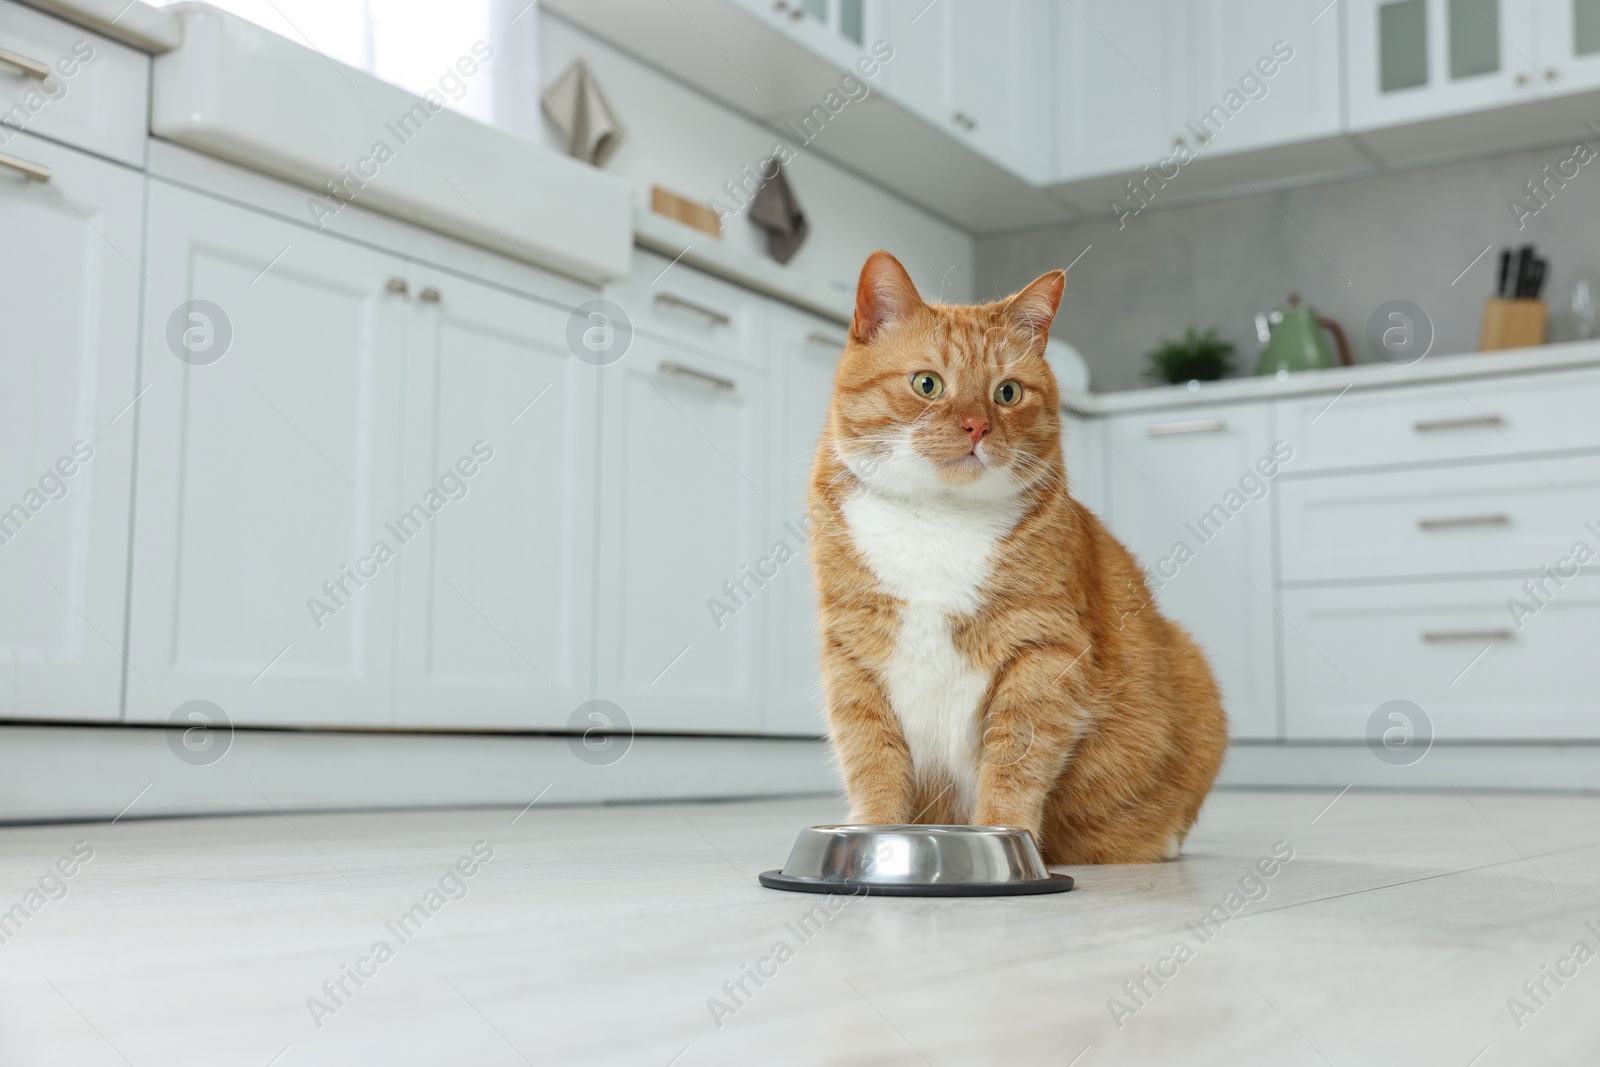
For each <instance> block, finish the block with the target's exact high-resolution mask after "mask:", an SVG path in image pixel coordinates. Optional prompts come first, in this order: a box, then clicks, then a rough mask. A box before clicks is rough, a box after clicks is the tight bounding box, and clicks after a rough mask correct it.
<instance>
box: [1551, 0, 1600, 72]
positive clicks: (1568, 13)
mask: <svg viewBox="0 0 1600 1067" xmlns="http://www.w3.org/2000/svg"><path fill="white" fill-rule="evenodd" d="M1537 2H1538V11H1539V57H1538V58H1539V65H1540V67H1541V68H1542V69H1541V71H1540V74H1541V78H1540V89H1541V91H1543V92H1547V93H1548V92H1555V93H1573V92H1580V91H1583V90H1587V89H1593V88H1595V87H1596V86H1597V85H1600V0H1537Z"/></svg>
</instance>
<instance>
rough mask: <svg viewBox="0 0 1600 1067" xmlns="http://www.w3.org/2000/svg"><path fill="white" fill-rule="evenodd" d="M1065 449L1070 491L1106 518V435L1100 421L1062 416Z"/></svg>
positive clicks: (1085, 504)
mask: <svg viewBox="0 0 1600 1067" xmlns="http://www.w3.org/2000/svg"><path fill="white" fill-rule="evenodd" d="M1061 449H1062V452H1063V453H1064V454H1065V458H1066V466H1067V492H1068V493H1070V494H1071V496H1072V498H1073V499H1074V500H1076V501H1077V502H1078V503H1080V504H1082V505H1083V506H1084V507H1086V508H1088V509H1089V510H1090V511H1092V512H1094V513H1095V514H1096V515H1099V516H1100V517H1101V518H1102V519H1104V518H1105V516H1106V438H1105V430H1104V429H1102V428H1101V426H1100V424H1099V423H1098V422H1095V421H1093V420H1091V419H1086V418H1083V417H1082V416H1079V415H1069V414H1066V413H1063V414H1062V416H1061Z"/></svg>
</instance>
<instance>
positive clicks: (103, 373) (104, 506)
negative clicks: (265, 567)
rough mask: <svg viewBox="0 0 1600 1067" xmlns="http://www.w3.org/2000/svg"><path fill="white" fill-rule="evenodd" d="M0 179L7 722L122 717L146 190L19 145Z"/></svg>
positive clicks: (121, 174) (39, 147)
mask: <svg viewBox="0 0 1600 1067" xmlns="http://www.w3.org/2000/svg"><path fill="white" fill-rule="evenodd" d="M6 151H7V152H8V153H11V154H13V155H15V156H17V157H19V158H22V159H25V160H27V161H28V162H30V163H35V164H38V165H40V166H44V167H48V168H49V169H50V171H51V172H52V177H51V178H50V180H49V181H48V182H39V181H29V180H26V179H24V178H22V177H21V176H20V175H16V174H12V173H10V172H7V171H0V233H3V234H4V235H5V247H6V250H7V254H6V255H4V256H0V717H3V718H8V719H101V720H114V719H116V718H117V717H118V716H119V715H120V714H121V690H122V673H123V659H122V657H123V641H124V625H123V616H124V607H125V604H126V597H127V575H128V503H129V494H130V491H131V490H130V482H131V479H132V470H133V462H132V457H133V448H132V445H133V427H134V421H135V418H134V415H133V413H132V412H131V411H129V410H125V409H127V407H128V405H129V403H130V402H131V401H132V400H133V396H134V392H135V388H134V371H135V366H136V364H137V358H138V356H137V354H138V341H139V338H138V321H139V319H138V313H139V308H138V302H139V272H138V270H137V268H136V267H135V266H134V264H135V263H137V262H138V260H139V240H140V214H141V212H142V207H141V198H142V189H143V185H144V179H143V177H142V176H140V175H138V174H134V173H132V172H130V171H127V170H125V169H123V168H122V167H117V166H113V165H112V164H109V163H104V162H101V161H100V160H97V159H93V158H91V157H89V156H86V155H82V154H81V153H78V152H75V151H73V150H72V149H68V148H62V147H60V146H57V145H52V144H47V143H46V142H43V141H39V140H36V139H34V138H32V137H29V136H27V135H26V134H18V135H16V136H15V137H14V138H13V139H12V141H11V143H10V144H9V145H7V147H6Z"/></svg>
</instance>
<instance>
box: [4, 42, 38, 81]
mask: <svg viewBox="0 0 1600 1067" xmlns="http://www.w3.org/2000/svg"><path fill="white" fill-rule="evenodd" d="M0 63H5V64H8V65H9V66H13V67H16V68H17V69H18V70H20V71H22V73H24V74H26V75H27V76H28V77H30V78H38V79H39V80H40V81H44V80H45V79H46V78H48V77H50V66H49V64H46V63H41V62H39V61H38V60H37V59H29V58H28V57H27V56H19V55H17V53H15V52H10V51H7V50H6V49H4V48H0Z"/></svg>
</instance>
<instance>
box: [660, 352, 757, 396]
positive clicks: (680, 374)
mask: <svg viewBox="0 0 1600 1067" xmlns="http://www.w3.org/2000/svg"><path fill="white" fill-rule="evenodd" d="M657 369H658V370H660V371H661V373H662V374H670V375H672V376H673V377H675V378H694V379H696V380H697V381H702V382H705V383H706V384H707V385H710V386H713V387H715V388H717V389H726V390H727V391H728V392H730V393H731V392H733V391H734V390H735V389H737V388H739V383H738V382H736V381H734V380H733V379H732V378H724V377H723V376H722V375H720V374H712V373H711V372H710V371H703V370H696V369H695V368H693V367H685V366H684V365H683V364H682V363H677V362H674V361H673V360H670V359H664V360H662V361H661V366H660V367H659V368H657Z"/></svg>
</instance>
